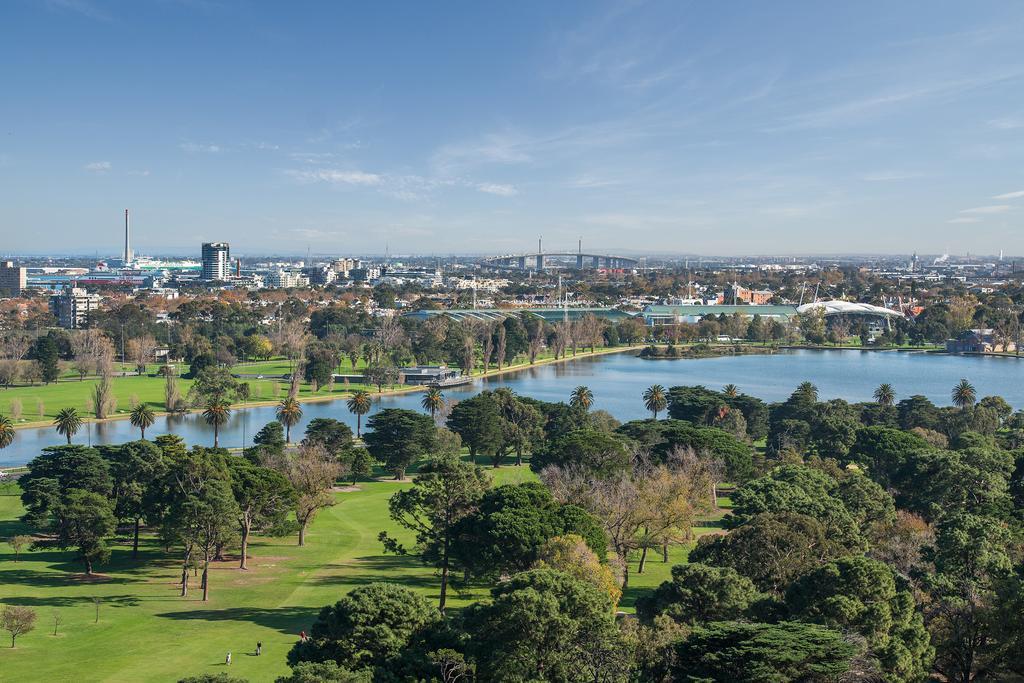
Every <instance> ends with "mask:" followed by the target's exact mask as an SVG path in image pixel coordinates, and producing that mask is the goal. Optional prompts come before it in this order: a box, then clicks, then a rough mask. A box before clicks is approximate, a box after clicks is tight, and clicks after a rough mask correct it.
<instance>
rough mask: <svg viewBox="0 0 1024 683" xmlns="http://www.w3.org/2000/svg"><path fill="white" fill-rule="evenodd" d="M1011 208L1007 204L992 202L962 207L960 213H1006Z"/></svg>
mask: <svg viewBox="0 0 1024 683" xmlns="http://www.w3.org/2000/svg"><path fill="white" fill-rule="evenodd" d="M1011 208H1013V207H1011V206H1010V205H1009V204H992V205H989V206H975V207H973V208H970V209H962V210H961V211H960V213H983V214H990V213H1006V212H1007V211H1009V210H1010V209H1011Z"/></svg>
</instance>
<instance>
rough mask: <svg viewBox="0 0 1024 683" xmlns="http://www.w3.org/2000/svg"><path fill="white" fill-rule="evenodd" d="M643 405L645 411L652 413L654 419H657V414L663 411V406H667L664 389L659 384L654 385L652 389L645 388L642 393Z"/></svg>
mask: <svg viewBox="0 0 1024 683" xmlns="http://www.w3.org/2000/svg"><path fill="white" fill-rule="evenodd" d="M644 405H645V406H646V407H647V410H649V411H651V412H652V413H654V419H655V420H657V419H658V413H660V412H661V411H663V410H665V406H667V405H668V397H667V396H666V395H665V387H663V386H661V385H660V384H655V385H654V386H652V387H647V390H646V391H644Z"/></svg>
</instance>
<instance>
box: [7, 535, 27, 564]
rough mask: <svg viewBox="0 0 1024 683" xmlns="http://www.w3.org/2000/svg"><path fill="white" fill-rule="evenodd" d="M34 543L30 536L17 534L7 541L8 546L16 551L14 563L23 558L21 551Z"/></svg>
mask: <svg viewBox="0 0 1024 683" xmlns="http://www.w3.org/2000/svg"><path fill="white" fill-rule="evenodd" d="M30 543H32V537H31V536H29V535H28V534H15V535H14V536H11V537H10V538H8V539H7V545H9V546H11V550H13V551H14V561H15V562H17V561H18V560H19V559H20V558H21V551H22V550H23V549H24V548H26V547H27V546H28V545H29V544H30Z"/></svg>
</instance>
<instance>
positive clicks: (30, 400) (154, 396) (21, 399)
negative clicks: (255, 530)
mask: <svg viewBox="0 0 1024 683" xmlns="http://www.w3.org/2000/svg"><path fill="white" fill-rule="evenodd" d="M621 350H623V349H622V348H617V349H612V351H621ZM607 352H608V351H607V350H604V349H598V350H597V353H598V354H600V353H607ZM585 355H589V352H587V353H584V352H583V351H580V352H579V356H580V357H582V356H585ZM571 357H572V356H571V355H570V358H571ZM551 360H552V355H551V354H550V353H546V354H541V355H540V356H538V358H537V362H538V363H544V362H550V361H551ZM356 365H357V367H356V369H355V370H353V369H352V366H351V364H350V363H349V361H348V359H347V358H346V359H345V360H344V361H343V364H342V372H343V373H356V372H361V371H362V368H363V367H364V363H363V361H362V360H359V361H358V363H357V364H356ZM158 367H159V366H157V365H152V366H149V368H148V369H147V370H148V372H150V373H155V372H156V371H157V369H158ZM525 367H529V363H528V362H526V361H525V360H523V361H522V362H518V363H516V364H515V365H512V366H506V369H509V368H519V369H521V368H525ZM126 368H127V369H129V370H134V366H132V367H130V368H128V367H127V366H126ZM185 369H186V368H185V367H182V368H181V370H182V371H184V370H185ZM495 371H496V368H495V367H494V366H493V365H492V366H491V373H493V372H495ZM232 372H233V373H235V374H244V375H266V377H267V378H266V379H244V380H242V381H245V382H248V384H249V388H250V391H251V398H250V401H251V402H260V401H278V400H280V399H281V398H283V397H284V396H285V395H286V394H287V393H288V382H287V381H286V380H283V379H279V378H277V377H276V376H280V375H284V374H288V373H290V372H291V366H290V365H289V363H288V361H287V360H286V359H283V358H281V359H276V360H269V361H265V362H263V361H261V362H253V363H239V364H238V365H235V366H233V367H232ZM473 374H474V376H480V375H483V369H482V368H480V369H478V371H475V372H474V373H473ZM98 382H99V379H98V378H96V377H87V378H85V379H84V380H80V379H79V377H78V375H77V374H76V373H74V372H72V371H67V372H65V373H64V374H63V375H62V377H61V379H60V380H59V381H57V382H55V383H53V384H45V385H44V384H36V385H32V386H16V387H11V388H10V389H0V414H3V415H7V416H10V417H12V419H14V421H15V424H17V425H30V424H36V425H39V426H43V425H48V424H50V423H51V422H52V421H53V418H54V417H55V416H56V415H57V413H58V412H60V411H61V410H62V409H64V408H74V409H75V410H77V411H78V413H79V415H81V416H82V417H85V418H91V417H93V410H92V391H93V387H95V386H96V384H97V383H98ZM111 384H112V385H113V388H114V396H115V398H116V399H117V410H116V411H114V413H113V415H112V416H118V415H121V416H125V415H127V414H128V413H129V412H130V411H131V409H132V407H133V406H134V405H135V404H137V403H139V402H141V403H148V404H149V405H150V406H152V407H153V409H154V410H156V411H158V412H160V411H164V410H165V406H164V379H163V377H149V376H133V377H114V378H113V379H112V380H111ZM191 386H192V380H189V379H183V378H178V389H179V391H180V392H181V395H182V396H185V395H186V394H188V390H189V387H191ZM398 388H400V387H399V386H397V385H396V386H392V387H385V391H387V390H395V389H398ZM407 388H408V387H407ZM356 390H363V391H368V392H370V393H376V392H377V387H375V386H373V385H369V384H362V383H359V382H351V383H348V384H346V383H344V382H338V383H336V384H335V385H334V387H333V389H329V388H328V387H322V388H321V389H320V390H319V391H316V392H314V391H313V388H312V386H311V385H309V384H306V383H302V384H301V385H300V387H299V399H300V400H310V399H325V400H326V399H329V398H342V397H345V396H347V395H348V394H350V393H351V392H353V391H356ZM19 405H20V409H17V406H19Z"/></svg>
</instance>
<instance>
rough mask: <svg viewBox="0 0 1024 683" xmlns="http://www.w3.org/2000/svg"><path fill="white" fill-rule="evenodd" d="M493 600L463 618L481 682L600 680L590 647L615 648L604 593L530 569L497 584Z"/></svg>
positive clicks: (546, 571)
mask: <svg viewBox="0 0 1024 683" xmlns="http://www.w3.org/2000/svg"><path fill="white" fill-rule="evenodd" d="M491 596H492V597H491V600H490V601H489V602H486V603H478V604H476V605H474V606H473V607H471V608H470V610H469V613H468V614H467V615H466V627H467V631H468V632H470V633H472V634H474V637H473V639H472V641H471V645H470V647H471V651H472V654H473V655H474V656H475V660H476V664H477V675H478V677H479V678H480V679H481V680H491V681H524V680H546V681H562V682H564V683H575V682H577V681H579V682H580V683H582V682H583V681H593V680H604V679H602V678H599V677H597V676H596V675H595V672H594V671H593V670H592V669H591V668H590V667H592V666H595V665H596V664H597V663H598V661H599V659H598V658H597V657H593V656H592V651H593V649H594V648H601V647H602V646H604V647H607V646H608V645H609V644H612V645H617V642H616V641H617V638H618V630H617V629H616V627H615V620H614V615H613V614H612V610H611V602H610V601H609V599H608V595H607V594H606V593H603V592H602V591H600V590H598V589H597V588H595V587H594V586H593V585H592V584H591V583H590V582H585V581H580V580H578V579H575V578H573V577H571V576H569V575H568V574H563V573H561V572H556V571H552V570H550V569H534V570H531V571H528V572H523V573H520V574H516V575H515V576H513V577H512V578H510V579H509V580H508V581H505V582H503V583H501V584H499V585H498V586H496V587H495V588H493V589H492V590H491ZM618 649H624V648H618ZM613 680H614V679H613Z"/></svg>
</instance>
